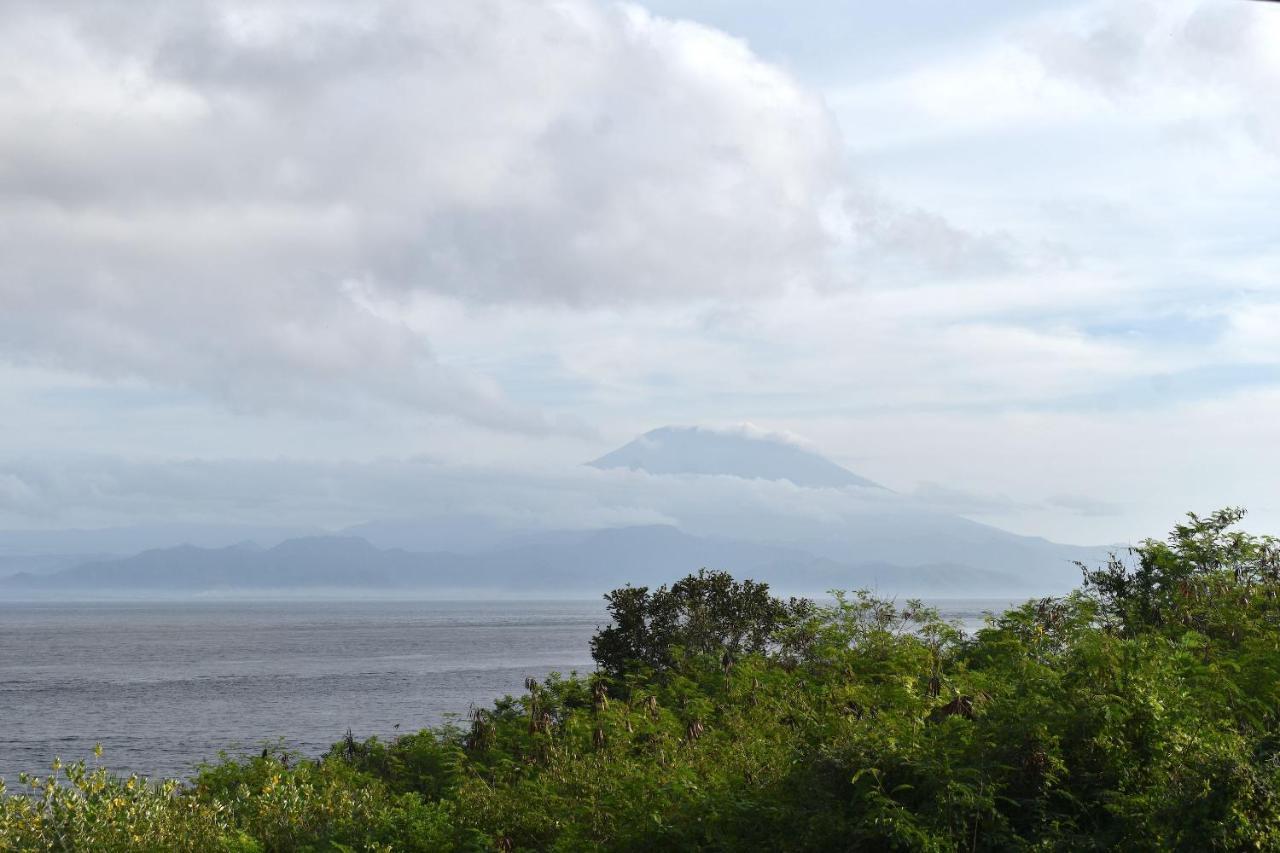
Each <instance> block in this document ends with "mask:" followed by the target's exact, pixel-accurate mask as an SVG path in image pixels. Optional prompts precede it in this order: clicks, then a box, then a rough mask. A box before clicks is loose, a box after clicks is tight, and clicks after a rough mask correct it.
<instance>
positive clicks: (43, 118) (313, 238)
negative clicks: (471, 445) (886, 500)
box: [0, 0, 839, 428]
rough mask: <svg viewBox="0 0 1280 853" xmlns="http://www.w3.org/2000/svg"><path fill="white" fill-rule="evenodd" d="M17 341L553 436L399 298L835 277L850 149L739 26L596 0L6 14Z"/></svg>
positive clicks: (8, 282) (619, 293) (2, 290)
mask: <svg viewBox="0 0 1280 853" xmlns="http://www.w3.org/2000/svg"><path fill="white" fill-rule="evenodd" d="M0 15H3V27H2V28H0V63H2V64H3V66H4V68H5V69H6V75H5V78H4V81H3V82H2V83H0V123H3V125H4V126H5V127H6V128H8V129H9V131H8V132H7V133H5V134H4V136H3V138H0V235H2V236H0V254H2V255H3V256H4V257H5V269H4V271H3V274H0V304H3V307H4V310H3V312H0V342H3V344H2V346H3V350H2V351H0V358H7V359H10V360H21V361H24V362H28V363H43V364H50V365H54V366H59V367H67V368H71V369H74V370H79V371H85V372H89V373H92V374H95V375H100V376H106V377H130V376H137V377H142V378H144V379H146V380H149V381H152V382H155V383H157V384H161V385H167V386H176V387H183V388H191V389H195V390H197V391H199V392H201V393H204V394H210V395H213V396H215V397H217V398H219V399H221V400H224V401H227V402H230V403H231V404H232V405H234V406H238V407H243V408H254V409H257V408H268V407H272V406H288V407H295V406H320V407H324V406H333V405H348V404H349V402H350V401H351V400H352V399H353V398H354V399H355V400H359V399H363V398H372V399H375V400H379V401H383V402H388V401H389V402H391V403H393V404H395V405H397V406H401V405H406V406H408V407H410V408H414V407H416V408H419V409H422V410H426V411H443V412H447V413H452V414H456V415H460V416H462V417H464V418H468V419H471V420H475V421H479V422H483V423H489V424H510V425H513V426H516V427H523V428H537V427H538V426H540V425H541V424H540V421H539V419H538V417H537V416H534V415H530V414H528V413H523V412H520V411H518V410H516V408H515V407H513V406H511V405H510V404H508V403H506V402H504V400H503V399H502V395H501V393H500V391H499V389H498V388H497V386H496V385H494V384H493V383H492V382H489V381H487V380H485V379H483V378H480V377H478V376H477V375H475V374H474V373H468V372H466V371H461V370H458V369H456V368H453V367H448V366H445V365H442V364H441V361H440V359H439V358H438V357H437V355H436V354H435V353H434V352H433V350H432V348H431V347H430V346H429V344H428V343H427V342H426V341H424V340H423V339H422V338H421V336H420V335H418V334H415V333H414V332H413V331H412V330H411V329H409V328H408V327H407V326H406V325H405V324H404V323H402V322H400V320H399V318H398V317H397V316H396V313H395V312H394V311H393V312H391V313H390V314H388V313H374V312H370V311H368V310H365V309H366V307H367V305H366V304H365V303H366V300H363V299H362V298H361V294H362V293H363V294H369V293H371V294H374V295H377V296H380V297H382V298H383V299H384V300H385V301H387V302H389V303H391V304H394V303H395V301H396V300H399V299H401V298H403V296H404V295H405V294H407V293H413V292H417V291H425V292H433V293H445V294H450V295H452V296H454V297H456V298H458V299H460V300H463V301H466V302H481V303H486V302H490V303H502V302H515V303H538V302H556V303H563V304H579V305H582V304H612V305H627V304H634V303H652V302H659V303H661V302H671V301H682V300H685V299H688V298H690V297H693V296H703V297H708V296H709V297H726V298H738V297H743V296H749V295H753V294H767V293H776V292H778V291H779V290H780V289H782V288H787V287H794V286H797V285H799V284H806V283H807V284H814V283H817V282H818V281H819V279H821V278H822V277H823V276H824V275H825V272H824V265H825V262H826V252H827V246H828V242H829V235H828V233H827V232H826V230H825V228H824V225H823V222H822V209H823V207H824V205H827V204H829V196H830V195H831V193H832V192H833V191H834V190H835V189H836V181H837V169H836V166H837V161H838V152H839V140H838V135H837V133H836V130H835V128H834V125H833V124H832V122H831V121H830V119H829V118H828V116H827V114H826V112H825V110H824V109H823V107H822V105H821V103H820V102H819V101H818V100H817V99H816V98H815V97H814V96H812V95H811V94H809V93H807V92H806V91H805V90H804V89H802V88H801V87H800V86H799V85H798V84H796V83H795V82H794V81H792V80H791V79H790V78H789V77H787V76H786V75H785V74H784V73H782V72H780V71H779V70H778V69H776V68H774V67H772V66H770V65H768V64H766V63H763V62H761V61H760V60H758V59H757V58H756V57H754V56H753V55H752V54H751V53H750V51H748V50H747V48H746V47H745V46H744V45H743V44H742V43H740V42H737V41H735V40H733V39H731V38H729V37H727V36H725V35H723V34H721V33H719V32H716V31H713V30H710V29H706V28H704V27H700V26H697V25H694V24H689V23H683V22H675V21H669V20H664V19H659V18H654V17H652V16H650V15H648V14H646V13H644V12H641V11H639V10H637V9H635V8H631V7H626V6H612V5H598V4H596V3H593V2H589V0H567V2H558V3H550V2H546V3H541V2H539V3H526V2H516V0H487V2H480V3H477V2H472V1H471V0H459V2H439V3H431V4H401V3H394V2H382V3H376V4H366V5H365V6H362V7H359V8H355V7H351V6H350V5H349V4H337V3H334V4H307V5H306V6H305V7H298V6H280V5H273V4H262V3H255V2H249V0H245V2H222V3H207V4H184V5H183V6H181V7H176V6H171V5H169V4H162V3H133V4H128V5H127V6H98V5H88V4H85V5H81V4H56V5H55V4H44V3H19V4H7V5H6V7H5V10H4V11H3V13H0Z"/></svg>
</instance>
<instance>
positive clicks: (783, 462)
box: [0, 427, 1107, 598]
mask: <svg viewBox="0 0 1280 853" xmlns="http://www.w3.org/2000/svg"><path fill="white" fill-rule="evenodd" d="M589 464H590V465H591V466H592V467H595V468H599V469H604V470H611V469H618V468H624V469H629V470H632V471H635V472H640V473H643V474H644V475H645V476H648V477H655V478H671V477H677V478H702V477H716V478H727V479H725V480H724V481H723V483H726V484H728V486H729V487H730V488H731V489H732V488H733V483H735V482H738V481H741V482H742V488H744V489H750V488H751V485H750V484H751V482H753V481H787V482H790V483H791V484H793V485H794V486H795V487H796V488H797V490H798V491H797V494H798V495H804V494H814V495H821V494H823V493H824V492H825V493H827V494H834V495H836V496H837V497H843V496H852V497H861V496H867V497H868V498H869V500H868V502H867V503H866V504H865V506H863V505H862V504H855V505H856V506H857V507H858V509H857V511H855V512H851V513H846V514H845V515H842V516H840V517H839V519H838V523H831V522H830V521H829V520H824V521H823V523H822V524H816V525H799V526H796V527H794V528H786V529H785V530H786V531H787V532H784V533H778V532H776V531H775V532H772V533H770V532H768V531H762V530H758V529H756V525H753V524H752V523H751V522H750V520H745V521H743V522H742V523H741V524H740V525H738V530H739V532H738V533H736V534H734V535H728V536H721V535H708V534H706V533H701V534H699V533H694V532H690V531H687V530H682V529H680V528H678V527H676V526H673V525H647V526H626V527H616V528H609V529H599V530H537V529H534V530H526V531H515V532H513V531H512V530H511V529H510V528H509V527H507V526H504V525H502V524H500V523H498V522H497V521H496V520H494V519H490V518H486V517H483V516H477V515H475V514H474V513H473V514H470V515H467V514H461V513H459V514H456V515H445V516H442V517H434V518H431V519H424V520H414V519H405V520H381V521H373V522H369V523H366V524H362V525H359V526H357V527H353V528H348V529H347V530H345V531H342V532H341V533H340V534H339V535H332V534H324V535H316V533H315V532H314V531H311V530H306V529H301V530H299V529H297V528H293V529H290V528H273V527H256V528H246V527H218V526H210V525H200V526H159V527H133V528H116V529H111V530H104V531H65V532H21V531H19V532H3V531H0V598H21V597H47V596H54V595H68V594H77V595H86V596H108V595H109V596H115V597H120V596H129V595H143V594H148V595H149V594H162V595H175V596H182V595H193V594H209V593H228V594H246V595H252V594H260V593H264V592H266V591H271V592H278V593H286V594H287V593H289V592H296V593H306V594H342V592H343V591H364V592H368V593H373V594H401V593H408V592H413V593H415V594H421V595H424V596H441V597H443V596H449V597H490V596H493V597H504V596H526V597H533V596H538V597H566V596H575V597H576V596H589V597H594V596H597V595H599V594H601V593H602V592H605V591H607V590H609V589H612V588H614V587H616V586H620V585H622V584H625V583H633V584H646V585H655V584H659V583H667V582H670V581H672V580H675V579H677V578H679V577H681V576H683V575H684V574H687V573H688V572H691V571H694V570H696V569H698V568H701V567H708V568H719V569H725V570H728V571H730V572H732V573H733V574H735V575H737V576H739V577H753V578H757V579H761V580H765V581H768V582H770V583H771V584H772V585H773V586H774V588H775V589H777V590H779V591H782V592H786V593H791V594H808V595H813V594H820V593H822V592H825V591H826V590H828V589H832V588H842V589H856V588H874V589H877V590H880V591H881V592H884V593H886V594H896V595H922V596H934V597H997V596H1011V597H1016V596H1023V595H1035V594H1045V593H1052V592H1062V591H1065V590H1067V589H1069V588H1071V587H1073V586H1074V585H1076V583H1077V582H1078V580H1079V570H1078V568H1077V567H1076V566H1075V565H1074V561H1076V560H1081V561H1085V562H1095V561H1098V560H1101V559H1103V558H1104V557H1105V556H1106V551H1107V549H1105V548H1092V547H1077V546H1070V545H1059V544H1056V543H1052V542H1049V541H1047V540H1044V539H1040V538H1036V537H1027V536H1019V535H1016V534H1012V533H1009V532H1007V531H1003V530H1000V529H998V528H995V527H991V526H989V525H984V524H980V523H978V522H974V521H971V520H969V519H966V518H962V517H960V516H955V515H948V514H945V513H938V512H933V511H929V510H928V509H925V508H919V507H915V506H914V505H913V504H911V502H910V501H909V500H906V499H902V498H900V497H899V496H896V495H894V494H893V493H892V492H889V490H887V489H884V488H883V487H881V486H880V485H878V484H876V483H874V482H872V481H871V480H868V479H866V478H864V477H861V476H859V475H857V474H855V473H853V472H851V471H848V470H847V469H845V468H843V467H841V466H839V465H837V464H835V463H833V462H831V461H829V460H827V459H824V458H823V457H822V456H820V455H818V454H817V453H815V452H813V451H811V450H808V449H805V448H803V447H800V446H798V445H796V444H794V443H792V442H790V441H787V440H785V439H779V438H777V437H773V436H768V435H761V434H756V433H751V432H746V431H737V432H718V431H714V430H708V429H702V428H696V427H692V428H675V427H667V428H663V429H659V430H654V431H652V432H649V433H646V434H645V435H643V436H641V437H640V438H638V439H636V440H635V441H633V442H631V443H629V444H627V445H626V446H624V447H622V448H619V449H618V450H617V451H614V452H613V453H610V454H607V455H606V456H603V457H601V458H600V459H597V460H595V461H593V462H591V463H589ZM681 482H684V481H681ZM830 490H835V491H834V492H833V491H830ZM788 494H790V493H788ZM242 540H244V541H242ZM178 542H182V544H180V545H179V544H177V543H178ZM139 546H140V547H139ZM156 546H163V547H156ZM77 551H79V552H80V553H79V554H78V555H77V553H76V552H77ZM5 575H8V576H7V577H6V576H5Z"/></svg>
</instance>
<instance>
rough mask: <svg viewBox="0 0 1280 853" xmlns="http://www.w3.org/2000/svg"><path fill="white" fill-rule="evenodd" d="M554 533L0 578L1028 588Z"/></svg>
mask: <svg viewBox="0 0 1280 853" xmlns="http://www.w3.org/2000/svg"><path fill="white" fill-rule="evenodd" d="M552 538H559V539H560V540H561V541H547V542H532V543H528V544H524V545H519V546H514V547H506V548H499V549H495V550H493V551H491V552H487V553H482V554H455V553H447V552H437V553H416V552H411V551H404V550H402V549H399V548H389V549H382V548H377V547H375V546H373V545H372V544H370V543H369V542H368V541H367V540H364V539H360V538H356V537H350V536H324V537H309V538H305V539H290V540H287V541H285V542H283V543H281V544H279V545H276V546H275V547H273V548H266V549H264V548H259V547H257V546H254V545H248V544H246V545H237V546H231V547H227V548H198V547H195V546H191V545H182V546H178V547H174V548H162V549H155V550H150V551H144V552H142V553H140V554H136V555H134V556H131V557H124V558H119V559H111V560H99V561H95V562H90V563H86V564H84V565H81V566H76V567H74V568H69V569H63V570H61V571H58V572H55V573H53V574H47V575H35V574H29V573H23V574H18V575H15V576H12V577H9V578H7V579H5V580H4V581H3V582H0V590H5V591H8V592H11V593H14V594H18V593H21V592H28V593H35V592H57V593H65V592H67V591H70V590H77V591H85V592H100V593H119V592H122V591H132V592H137V593H145V594H186V593H209V592H215V593H216V592H237V591H239V592H244V591H253V590H257V591H285V590H298V591H311V592H322V591H326V590H328V591H339V590H343V589H360V590H366V591H369V592H384V593H385V592H391V591H396V590H400V591H413V592H418V593H423V594H438V595H449V596H481V597H489V596H495V597H503V596H507V595H544V596H570V597H575V596H584V597H588V596H589V597H593V596H596V595H599V594H600V593H601V592H603V591H606V590H608V589H611V588H613V587H616V586H621V585H623V584H626V583H632V584H647V585H657V584H660V583H667V582H670V581H672V580H675V579H676V578H678V577H680V576H683V575H684V574H686V573H688V572H691V571H695V570H697V569H698V568H702V567H708V568H721V569H726V570H730V571H732V572H733V573H734V574H736V575H738V576H740V577H754V578H764V579H768V580H770V581H772V582H773V583H774V586H775V587H777V588H778V589H779V590H781V591H785V592H793V593H805V594H817V593H821V592H824V591H825V590H828V589H832V588H844V589H854V588H864V587H867V588H875V589H880V590H883V591H886V592H893V593H895V594H918V595H933V596H978V597H986V596H998V595H1021V594H1033V593H1035V592H1037V591H1038V589H1037V587H1036V585H1035V584H1034V583H1029V582H1028V581H1027V580H1026V579H1025V578H1019V577H1017V576H1016V575H1013V574H1009V573H1004V572H998V571H990V570H985V569H974V568H972V567H968V566H963V565H960V564H949V563H931V564H924V565H915V566H901V565H894V564H891V563H886V562H882V561H862V562H847V563H842V562H838V561H835V560H830V559H827V558H824V557H819V556H815V555H814V554H811V553H807V552H805V551H802V550H799V549H795V548H788V547H783V546H769V545H760V544H758V543H753V542H741V541H733V540H715V539H709V538H705V537H698V536H691V535H689V534H687V533H682V532H681V531H679V530H677V529H675V528H674V527H664V526H655V527H631V528H617V529H611V530H601V531H594V532H590V533H576V532H572V531H564V532H561V533H560V535H559V536H558V537H552Z"/></svg>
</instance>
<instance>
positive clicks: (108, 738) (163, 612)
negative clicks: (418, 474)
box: [0, 601, 1007, 784]
mask: <svg viewBox="0 0 1280 853" xmlns="http://www.w3.org/2000/svg"><path fill="white" fill-rule="evenodd" d="M934 603H935V604H936V605H938V606H939V607H941V608H942V609H943V611H944V613H945V614H946V615H948V616H949V617H950V618H954V619H958V620H960V621H961V622H963V623H964V624H965V625H966V626H967V627H969V628H973V627H975V626H977V625H979V624H981V620H982V613H983V611H984V610H999V609H1002V608H1003V607H1004V606H1005V605H1006V604H1007V602H993V601H946V602H943V601H939V602H934ZM606 621H607V619H606V616H605V613H604V610H603V607H602V605H601V603H600V602H596V601H590V602H484V603H476V602H471V603H461V602H371V601H364V602H352V603H339V602H287V603H244V602H208V603H181V604H173V603H158V602H150V603H127V604H125V603H111V604H45V603H33V604H0V778H4V779H6V780H8V781H9V782H10V783H11V784H13V783H16V781H17V775H18V772H19V771H24V770H25V771H27V772H45V771H46V770H47V769H48V765H49V762H50V761H51V760H52V759H53V758H54V756H59V757H61V758H62V759H64V760H67V761H73V760H77V759H80V758H86V759H87V758H90V757H91V752H92V750H93V746H94V744H95V743H98V742H100V743H102V745H103V748H104V751H105V752H104V756H103V762H104V763H105V764H107V766H109V767H111V768H112V769H113V770H116V771H119V772H122V773H129V772H137V773H142V774H145V775H152V776H176V777H183V776H186V775H187V774H189V773H190V771H191V769H192V768H193V766H194V765H195V763H196V762H198V761H201V760H205V759H212V758H214V757H215V756H216V755H217V753H218V751H219V750H229V751H232V752H236V751H257V750H260V749H261V747H262V744H263V743H264V742H267V741H270V742H276V741H277V740H278V739H281V738H283V740H284V742H285V744H286V745H287V746H289V747H291V748H294V749H297V750H300V751H301V752H303V753H305V754H309V755H315V754H318V753H320V752H323V751H324V750H325V749H326V748H327V747H328V746H329V745H330V744H332V743H333V742H334V741H336V740H338V739H339V738H341V737H342V735H343V733H344V732H345V731H346V730H347V729H348V728H351V729H352V731H353V732H355V734H356V735H358V736H361V737H365V736H368V735H373V734H376V735H379V736H383V737H387V736H393V735H394V734H395V733H396V731H397V729H396V726H397V725H399V731H413V730H416V729H419V728H422V727H423V726H427V725H432V724H437V723H440V722H443V721H445V720H447V719H449V718H450V715H461V714H465V713H466V711H467V709H468V708H469V707H470V706H471V705H472V704H477V705H484V704H487V703H489V702H491V701H492V700H493V699H495V698H498V697H500V696H503V695H505V694H508V693H511V694H518V693H520V692H521V691H522V690H523V682H524V679H525V677H526V676H530V675H532V676H535V677H538V678H541V677H544V676H545V675H547V674H548V673H550V672H552V671H558V672H561V673H566V674H567V673H569V672H570V671H573V670H578V671H580V672H586V671H589V670H590V669H591V668H592V666H591V656H590V651H589V648H588V641H589V640H590V638H591V635H592V634H593V633H594V632H595V631H596V629H597V628H598V627H599V626H601V625H603V624H605V622H606Z"/></svg>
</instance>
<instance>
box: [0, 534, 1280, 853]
mask: <svg viewBox="0 0 1280 853" xmlns="http://www.w3.org/2000/svg"><path fill="white" fill-rule="evenodd" d="M1239 517H1240V514H1239V513H1238V512H1237V511H1233V510H1227V511H1223V512H1220V513H1214V514H1212V515H1209V516H1207V517H1203V518H1202V517H1198V516H1190V518H1189V521H1188V523H1186V524H1182V525H1179V526H1178V527H1177V528H1175V530H1174V532H1173V534H1172V536H1171V537H1170V538H1169V540H1168V541H1165V542H1156V541H1147V542H1144V543H1143V544H1142V545H1140V546H1138V547H1137V548H1136V549H1134V554H1133V559H1132V560H1131V561H1128V562H1126V561H1125V560H1122V559H1119V558H1116V559H1113V560H1111V561H1110V562H1109V563H1108V564H1107V565H1106V566H1103V567H1101V568H1098V569H1089V570H1088V571H1087V574H1086V583H1085V586H1084V588H1083V590H1082V591H1080V592H1077V593H1075V594H1073V595H1071V596H1067V597H1065V598H1058V599H1042V600H1038V601H1030V602H1027V603H1026V604H1024V605H1022V606H1020V607H1016V608H1014V609H1012V610H1009V611H1008V612H1006V613H1003V614H999V615H993V616H992V617H990V618H989V619H988V622H987V624H986V626H985V627H984V628H983V629H981V630H979V631H978V632H977V633H976V635H974V636H966V635H964V634H962V633H961V632H960V631H959V630H958V629H957V628H956V627H955V626H953V625H949V624H947V623H945V622H944V621H942V620H941V619H940V618H939V615H938V613H937V612H936V611H934V610H932V609H930V608H928V607H926V606H924V605H923V604H922V603H920V602H915V601H909V602H906V603H905V604H898V603H896V602H892V601H885V600H882V599H877V598H875V597H873V596H871V595H868V594H866V593H857V594H854V595H843V594H841V595H836V596H835V598H834V600H833V601H831V602H829V603H826V604H822V605H815V604H811V603H803V602H782V601H778V600H776V599H773V598H772V597H770V596H769V595H768V591H767V588H765V587H764V586H763V585H758V584H752V583H750V582H744V583H742V584H738V583H736V582H734V581H732V579H730V578H728V577H727V576H721V575H719V574H718V573H703V574H700V575H695V576H691V577H689V578H686V579H685V580H684V581H681V582H679V583H677V584H674V585H673V586H672V587H670V588H669V589H668V588H663V589H660V590H658V591H657V592H654V593H650V592H648V591H647V590H634V589H631V588H624V589H623V590H617V591H615V592H614V593H612V594H611V595H610V596H609V597H608V600H609V603H610V607H611V612H612V613H613V615H614V617H615V623H614V625H613V626H611V627H610V628H607V629H605V631H603V632H601V634H600V635H598V636H597V638H596V641H595V643H593V651H594V652H595V653H596V657H597V660H598V661H599V663H600V672H599V673H597V674H595V675H591V676H588V677H584V678H578V677H570V678H560V677H552V678H549V679H547V680H546V681H544V682H538V681H533V680H530V681H528V682H527V683H526V692H525V693H524V694H523V695H522V696H520V697H507V698H506V699H503V700H501V701H499V702H497V703H495V704H494V705H493V706H492V707H490V708H485V709H474V710H473V712H472V713H471V715H470V720H469V724H468V725H467V726H464V727H445V728H440V729H430V730H424V731H422V732H418V733H415V734H408V735H405V736H402V737H400V738H397V739H395V740H392V741H389V742H383V741H380V740H377V739H368V740H363V741H362V740H359V739H357V738H355V737H353V736H351V735H350V734H348V737H346V738H345V739H343V740H341V741H339V742H338V743H336V744H335V745H334V747H333V748H332V749H331V750H330V751H329V752H328V753H327V754H325V755H324V756H321V757H319V758H316V759H303V758H300V757H298V756H294V755H289V754H287V753H282V752H280V751H278V750H271V749H269V750H266V751H264V754H262V755H259V756H253V757H251V758H240V759H235V758H229V757H225V756H224V757H223V758H222V759H221V760H220V761H218V762H216V763H213V764H210V765H206V766H204V767H202V768H201V769H200V771H199V773H198V774H197V775H196V777H195V778H194V779H193V780H191V781H190V782H188V783H186V784H183V785H179V784H177V783H173V782H168V783H164V784H162V785H152V784H148V783H146V782H144V781H143V780H139V779H136V778H129V779H119V778H116V777H112V776H111V775H109V774H108V773H106V772H105V771H103V770H101V769H92V770H91V769H86V768H85V767H84V765H82V764H77V765H71V766H70V767H61V768H59V769H57V770H55V773H54V777H51V778H49V779H44V780H29V781H27V782H24V783H23V784H24V785H26V790H25V791H23V792H18V793H16V794H14V795H10V796H8V797H4V798H2V799H0V850H7V849H19V850H26V849H39V850H82V849H95V850H134V849H138V850H184V849H189V850H240V851H249V850H263V851H266V850H282V851H284V850H335V851H341V850H381V849H394V850H415V849H416V850H493V849H497V850H513V849H522V850H624V851H625V850H635V851H641V850H694V849H709V850H746V849H761V850H793V851H807V850H815V851H817V850H822V851H826V850H926V851H934V850H938V851H941V850H1041V851H1045V850H1089V849H1096V850H1104V849H1126V850H1165V849H1171V850H1213V849H1217V850H1243V849H1280V735H1277V734H1276V732H1278V731H1280V623H1278V621H1277V620H1278V619H1280V602H1278V597H1280V581H1278V580H1277V577H1276V564H1275V560H1276V550H1275V546H1274V543H1273V542H1272V540H1270V539H1266V538H1259V537H1252V536H1248V535H1246V534H1243V533H1239V532H1238V531H1235V530H1233V529H1232V527H1233V524H1234V523H1235V522H1236V521H1238V520H1239ZM55 777H56V778H55Z"/></svg>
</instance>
